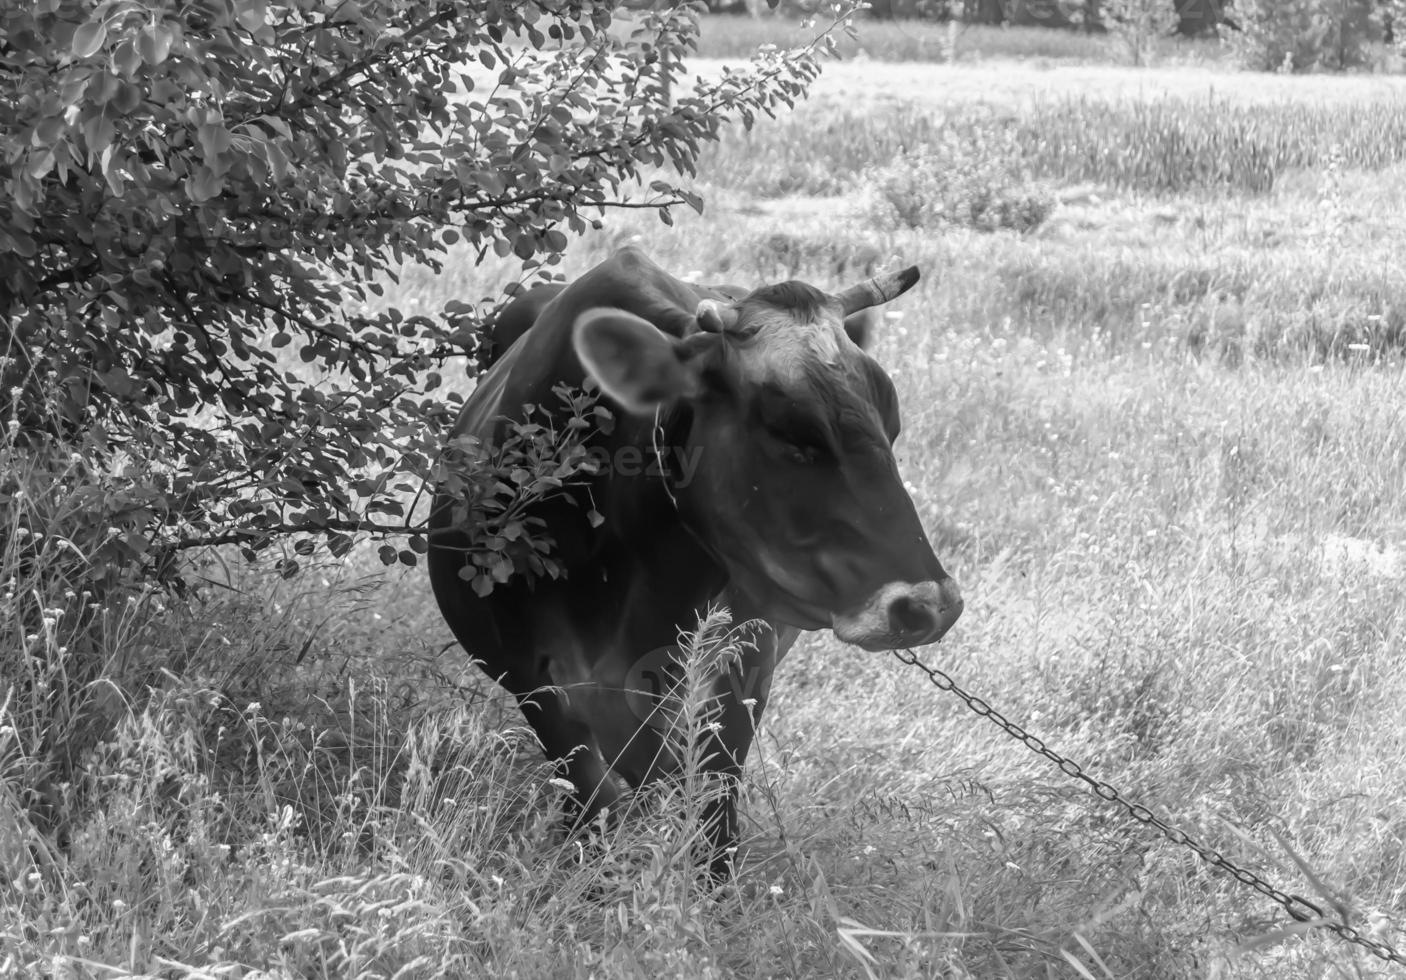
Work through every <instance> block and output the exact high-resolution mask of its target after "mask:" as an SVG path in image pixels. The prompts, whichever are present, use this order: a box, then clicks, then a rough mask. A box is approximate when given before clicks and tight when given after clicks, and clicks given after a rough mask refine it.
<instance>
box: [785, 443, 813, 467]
mask: <svg viewBox="0 0 1406 980" xmlns="http://www.w3.org/2000/svg"><path fill="white" fill-rule="evenodd" d="M781 452H782V456H784V457H785V459H786V461H787V462H788V463H795V464H796V465H797V466H810V465H812V464H814V463H816V462H818V461H819V460H820V450H819V449H816V448H815V447H814V446H798V445H796V444H795V443H793V442H785V443H782V450H781Z"/></svg>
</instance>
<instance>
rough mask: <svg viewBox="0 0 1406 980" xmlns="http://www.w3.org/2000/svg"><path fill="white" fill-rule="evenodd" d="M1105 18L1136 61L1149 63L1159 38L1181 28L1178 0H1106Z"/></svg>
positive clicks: (1111, 30) (1113, 32)
mask: <svg viewBox="0 0 1406 980" xmlns="http://www.w3.org/2000/svg"><path fill="white" fill-rule="evenodd" d="M1103 22H1104V24H1105V25H1106V26H1107V27H1108V30H1109V32H1110V33H1112V34H1113V36H1114V37H1116V38H1117V39H1118V41H1119V43H1120V44H1122V46H1123V47H1124V48H1125V49H1126V50H1127V52H1128V55H1129V56H1130V57H1131V58H1132V62H1133V64H1135V65H1145V64H1147V62H1148V61H1149V59H1150V58H1151V56H1152V52H1153V49H1154V47H1155V45H1156V44H1157V41H1158V40H1159V39H1161V38H1164V37H1167V36H1168V35H1170V34H1171V33H1172V32H1173V31H1175V30H1176V29H1177V25H1178V23H1180V15H1179V14H1178V13H1177V4H1176V0H1104V3H1103Z"/></svg>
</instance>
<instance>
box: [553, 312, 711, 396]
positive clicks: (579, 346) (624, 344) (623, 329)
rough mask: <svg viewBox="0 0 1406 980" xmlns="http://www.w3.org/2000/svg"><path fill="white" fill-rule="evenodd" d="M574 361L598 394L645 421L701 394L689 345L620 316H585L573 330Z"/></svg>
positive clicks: (649, 325)
mask: <svg viewBox="0 0 1406 980" xmlns="http://www.w3.org/2000/svg"><path fill="white" fill-rule="evenodd" d="M572 343H573V344H574V346H575V347H576V356H577V357H579V358H580V359H581V363H582V364H583V365H584V366H585V368H586V370H587V371H588V372H589V373H590V374H591V375H593V376H594V377H595V379H596V380H597V381H598V382H600V386H601V390H602V391H604V392H605V393H606V394H607V395H609V396H610V397H611V398H614V399H615V400H616V401H618V402H619V403H620V404H621V405H622V406H623V407H624V408H625V410H626V411H629V412H634V413H636V414H638V415H646V414H649V413H651V412H653V411H654V410H655V409H657V408H659V407H660V406H662V405H667V404H668V403H670V402H673V401H676V400H678V399H681V398H692V397H693V396H695V395H697V394H698V393H699V392H700V391H701V390H702V381H701V374H700V364H699V360H698V359H697V358H695V356H694V354H695V352H694V351H693V350H692V349H691V345H688V344H685V343H684V342H681V341H679V340H677V339H675V338H673V337H671V336H669V335H668V334H666V333H664V332H662V331H661V330H659V328H658V327H656V326H655V325H654V324H652V323H650V322H649V321H648V320H645V319H643V318H641V317H638V316H635V315H634V314H633V313H627V312H625V311H624V310H614V309H595V310H587V311H586V312H585V313H582V314H581V315H580V316H578V317H577V318H576V324H575V326H574V327H573V328H572Z"/></svg>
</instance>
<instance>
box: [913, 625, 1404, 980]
mask: <svg viewBox="0 0 1406 980" xmlns="http://www.w3.org/2000/svg"><path fill="white" fill-rule="evenodd" d="M893 655H894V656H895V657H897V658H898V660H899V661H900V662H901V663H905V664H908V665H909V666H912V667H917V668H918V669H919V670H921V671H922V672H923V673H925V674H927V675H928V680H930V681H932V683H933V685H934V686H936V687H937V689H938V690H940V691H950V692H952V693H953V694H955V695H957V697H959V698H961V699H962V701H963V702H965V703H966V706H967V707H968V708H970V709H971V710H972V711H973V712H974V713H975V714H977V715H979V716H981V717H982V718H985V719H986V720H987V721H989V722H991V723H992V724H993V725H995V726H996V727H998V728H1000V729H1001V730H1002V731H1004V732H1005V733H1006V734H1008V735H1010V736H1011V737H1013V738H1015V739H1017V740H1018V741H1020V742H1021V743H1023V744H1024V745H1025V747H1026V748H1028V749H1030V750H1031V751H1032V752H1035V753H1037V754H1039V755H1042V756H1044V757H1045V758H1046V759H1049V760H1050V761H1051V762H1053V763H1054V764H1055V765H1057V766H1059V768H1060V771H1061V772H1063V773H1065V774H1066V775H1069V776H1073V777H1074V778H1075V779H1077V780H1079V781H1080V782H1083V783H1084V784H1086V785H1087V786H1088V787H1089V789H1091V790H1092V791H1093V792H1094V794H1095V795H1097V796H1098V797H1099V798H1100V799H1103V800H1107V801H1108V802H1109V803H1116V804H1118V805H1119V806H1121V807H1122V808H1123V809H1124V810H1126V811H1127V813H1128V815H1129V816H1130V817H1132V818H1133V819H1135V820H1137V821H1139V822H1140V823H1143V824H1145V825H1147V826H1149V827H1152V828H1155V829H1156V830H1159V831H1161V833H1162V836H1163V837H1165V838H1166V839H1167V840H1169V841H1171V842H1172V843H1173V844H1179V845H1181V846H1183V847H1187V848H1190V849H1191V850H1192V851H1194V852H1195V853H1196V856H1197V857H1199V858H1200V859H1201V860H1202V861H1205V862H1206V863H1207V864H1209V865H1210V866H1211V867H1212V868H1215V869H1216V870H1217V871H1224V872H1226V873H1227V874H1229V875H1232V876H1233V877H1234V878H1235V879H1236V880H1238V881H1240V882H1241V883H1242V884H1246V885H1249V886H1250V887H1251V888H1253V889H1254V890H1255V891H1257V892H1259V893H1260V894H1261V895H1264V896H1265V897H1266V898H1269V899H1271V900H1272V901H1274V902H1277V903H1279V904H1280V905H1282V906H1283V907H1284V910H1285V911H1286V912H1288V913H1289V914H1290V915H1291V916H1293V917H1294V918H1295V919H1297V920H1298V921H1300V922H1312V923H1313V925H1314V926H1315V927H1318V928H1323V929H1328V930H1330V931H1332V932H1335V933H1337V934H1338V935H1339V936H1340V937H1342V938H1343V939H1346V940H1347V941H1348V942H1350V943H1355V944H1356V945H1358V946H1361V947H1362V948H1364V949H1366V950H1367V951H1368V952H1370V953H1371V954H1372V955H1374V956H1377V957H1380V958H1381V959H1383V960H1386V961H1387V962H1388V963H1397V964H1400V965H1402V966H1406V956H1403V955H1402V954H1401V953H1399V952H1397V951H1396V949H1395V948H1394V947H1393V946H1391V945H1389V944H1387V943H1384V942H1380V941H1378V940H1376V939H1372V938H1370V937H1368V936H1364V935H1363V934H1362V933H1361V932H1359V931H1358V930H1356V929H1354V928H1353V927H1352V926H1350V925H1348V924H1347V923H1346V922H1330V921H1329V920H1328V919H1327V917H1326V916H1324V915H1323V910H1322V909H1320V908H1318V906H1316V905H1314V904H1313V903H1312V902H1310V901H1307V900H1306V899H1303V898H1300V897H1299V896H1297V895H1289V894H1286V893H1285V892H1282V891H1280V890H1279V889H1278V888H1275V887H1274V886H1273V885H1271V884H1270V883H1269V882H1267V881H1265V880H1264V879H1263V878H1261V877H1260V876H1259V875H1257V874H1255V873H1254V872H1253V871H1248V870H1246V869H1245V868H1242V867H1240V866H1239V865H1237V864H1234V863H1232V862H1231V861H1229V860H1228V859H1227V858H1226V857H1225V856H1224V855H1223V854H1221V853H1220V852H1219V851H1217V850H1215V849H1214V848H1211V847H1207V846H1206V845H1205V844H1202V843H1201V842H1200V841H1198V840H1196V839H1195V838H1193V837H1192V836H1190V835H1189V834H1187V833H1186V832H1185V831H1182V830H1178V829H1177V828H1176V827H1173V826H1172V825H1171V824H1168V823H1166V822H1165V821H1163V820H1162V819H1161V818H1159V817H1158V816H1157V815H1156V814H1154V813H1153V812H1152V811H1151V810H1149V809H1148V808H1147V807H1145V806H1143V805H1142V804H1140V803H1133V802H1130V801H1128V800H1126V799H1124V798H1123V796H1122V795H1121V794H1120V793H1119V792H1118V790H1116V789H1115V788H1113V787H1112V786H1111V785H1109V784H1108V783H1106V782H1104V781H1103V780H1101V779H1094V778H1093V777H1092V776H1090V775H1088V774H1087V773H1085V772H1084V769H1083V767H1082V766H1080V765H1079V764H1078V763H1077V762H1075V761H1073V760H1072V759H1066V758H1065V757H1064V756H1062V755H1060V754H1059V753H1058V752H1056V751H1054V750H1053V749H1051V748H1050V747H1049V746H1047V745H1046V744H1045V743H1044V741H1043V740H1042V739H1039V738H1036V737H1035V736H1034V735H1031V734H1030V733H1029V732H1027V731H1026V730H1025V729H1024V728H1021V727H1020V726H1019V725H1017V724H1016V723H1015V722H1013V721H1011V720H1010V719H1008V718H1007V717H1006V716H1005V715H1003V714H1001V713H1000V712H999V711H997V710H996V709H995V708H993V707H991V705H989V704H987V703H986V702H985V701H983V700H982V699H981V698H979V697H976V696H975V695H972V694H968V693H967V692H966V691H964V690H962V689H961V688H960V687H958V686H957V682H956V681H954V680H953V679H952V678H951V677H949V676H948V675H947V674H946V673H944V672H943V671H941V670H939V669H937V668H936V667H929V666H928V665H927V664H925V663H923V662H922V661H921V660H919V659H918V657H917V655H916V654H915V653H913V651H912V650H895V651H893ZM1305 910H1306V911H1305Z"/></svg>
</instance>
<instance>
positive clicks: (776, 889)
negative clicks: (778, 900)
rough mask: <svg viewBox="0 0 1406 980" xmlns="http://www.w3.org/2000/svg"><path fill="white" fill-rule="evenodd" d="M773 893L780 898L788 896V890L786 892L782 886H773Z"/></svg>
mask: <svg viewBox="0 0 1406 980" xmlns="http://www.w3.org/2000/svg"><path fill="white" fill-rule="evenodd" d="M771 893H772V895H778V896H779V895H784V894H786V890H785V889H784V888H782V887H781V886H780V885H772V886H771Z"/></svg>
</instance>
